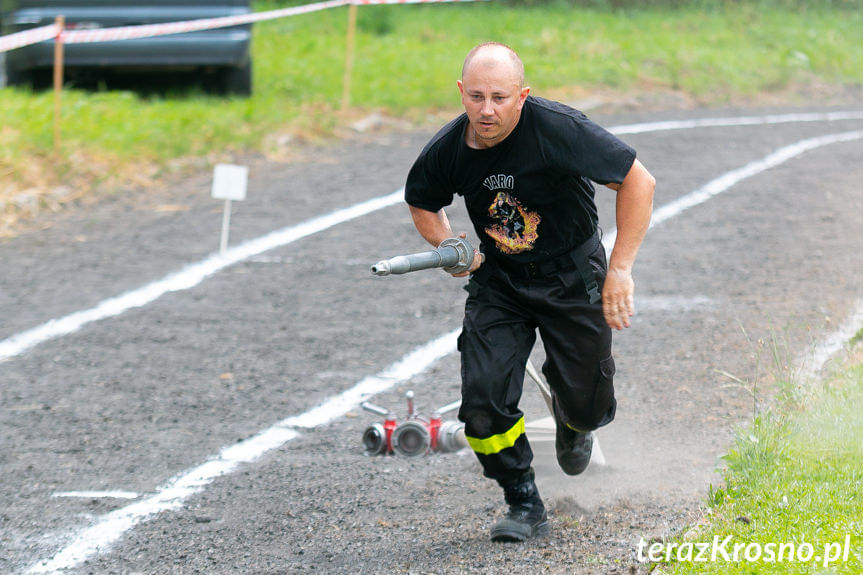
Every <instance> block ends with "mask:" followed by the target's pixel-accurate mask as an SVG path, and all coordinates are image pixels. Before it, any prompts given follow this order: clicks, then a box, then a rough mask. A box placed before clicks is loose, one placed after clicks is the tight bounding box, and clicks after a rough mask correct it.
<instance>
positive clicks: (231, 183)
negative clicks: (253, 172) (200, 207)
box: [213, 164, 249, 200]
mask: <svg viewBox="0 0 863 575" xmlns="http://www.w3.org/2000/svg"><path fill="white" fill-rule="evenodd" d="M248 179H249V168H248V166H234V165H231V164H216V168H215V169H214V170H213V197H214V198H216V199H219V200H245V199H246V183H247V182H248Z"/></svg>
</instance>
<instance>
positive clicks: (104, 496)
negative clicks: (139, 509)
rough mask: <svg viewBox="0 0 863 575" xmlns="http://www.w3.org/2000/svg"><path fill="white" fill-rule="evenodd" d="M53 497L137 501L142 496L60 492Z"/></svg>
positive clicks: (119, 493) (127, 493)
mask: <svg viewBox="0 0 863 575" xmlns="http://www.w3.org/2000/svg"><path fill="white" fill-rule="evenodd" d="M51 497H72V498H75V497H81V498H84V499H137V498H138V497H140V494H138V493H135V492H134V491H58V492H56V493H52V494H51Z"/></svg>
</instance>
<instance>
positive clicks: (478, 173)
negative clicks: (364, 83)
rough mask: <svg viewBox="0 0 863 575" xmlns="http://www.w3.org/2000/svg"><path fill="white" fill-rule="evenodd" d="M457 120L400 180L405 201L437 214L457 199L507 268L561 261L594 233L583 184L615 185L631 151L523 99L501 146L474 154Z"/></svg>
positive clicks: (578, 120)
mask: <svg viewBox="0 0 863 575" xmlns="http://www.w3.org/2000/svg"><path fill="white" fill-rule="evenodd" d="M467 125H468V119H467V115H466V114H462V115H461V116H459V117H458V118H456V119H455V120H453V121H452V122H450V123H449V124H447V125H446V126H444V127H443V128H442V129H441V130H440V131H439V132H438V133H437V134H436V135H435V136H434V138H432V139H431V140H430V141H429V143H428V144H426V146H425V148H424V149H423V151H422V152H421V153H420V155H419V157H418V158H417V160H416V162H415V163H414V165H413V167H412V168H411V170H410V173H409V174H408V178H407V183H406V185H405V201H406V202H407V203H408V204H410V205H411V206H415V207H417V208H422V209H425V210H429V211H432V212H437V211H438V210H440V209H441V208H443V207H445V206H448V205H450V204H451V203H452V200H453V196H454V195H455V194H458V195H460V196H463V197H464V199H465V205H466V206H467V210H468V213H469V215H470V219H471V221H472V222H473V225H474V229H475V230H476V233H477V235H478V237H479V238H480V241H481V242H482V243H483V245H484V250H485V251H486V252H488V251H489V250H491V251H492V253H493V255H498V256H500V257H504V258H507V259H510V260H511V261H514V262H531V261H541V260H545V259H548V258H550V257H554V256H557V255H559V254H562V253H565V252H567V251H569V250H571V249H573V248H574V247H575V246H577V245H579V244H581V243H583V242H584V241H586V240H587V239H588V238H589V237H590V236H591V235H592V234H593V232H594V231H595V230H596V226H597V220H598V218H597V213H596V204H595V203H594V188H593V184H592V183H591V180H593V181H595V182H598V183H600V184H608V183H618V184H619V183H621V182H622V181H623V179H624V178H625V177H626V174H627V173H629V169H630V168H631V167H632V163H633V162H634V161H635V150H633V149H632V148H631V147H629V146H628V145H626V144H625V143H624V142H622V141H621V140H619V139H618V138H617V137H615V136H614V135H612V134H611V133H609V132H608V131H606V130H605V129H603V128H602V127H600V126H598V125H597V124H595V123H593V122H592V121H590V120H589V119H588V118H587V117H586V116H585V115H584V114H582V113H581V112H579V111H578V110H574V109H573V108H570V107H568V106H566V105H564V104H560V103H558V102H552V101H550V100H545V99H543V98H537V97H534V96H528V98H527V100H526V101H525V104H524V107H523V108H522V112H521V118H520V119H519V121H518V124H517V125H516V127H515V129H514V130H513V131H512V133H511V134H510V135H509V136H507V138H506V139H505V140H503V141H502V142H500V143H499V144H497V145H496V146H493V147H491V148H487V149H483V150H475V149H473V148H470V147H468V145H467V144H466V143H465V141H464V134H465V129H466V127H467Z"/></svg>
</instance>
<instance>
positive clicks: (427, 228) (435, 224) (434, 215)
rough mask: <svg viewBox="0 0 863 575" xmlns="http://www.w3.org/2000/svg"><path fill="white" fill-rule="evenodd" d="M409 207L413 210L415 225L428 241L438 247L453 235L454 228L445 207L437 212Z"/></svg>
mask: <svg viewBox="0 0 863 575" xmlns="http://www.w3.org/2000/svg"><path fill="white" fill-rule="evenodd" d="M408 207H409V208H410V210H411V217H412V218H413V220H414V226H416V229H417V231H418V232H419V233H420V235H421V236H422V237H423V238H425V240H426V241H427V242H428V243H430V244H431V245H433V246H434V247H438V246H439V245H440V243H441V242H442V241H444V240H445V239H447V238H451V237H452V228H451V227H450V225H449V219H448V218H447V217H446V212H445V211H444V210H443V208H441V209H440V210H438V211H436V212H430V211H428V210H424V209H422V208H417V207H415V206H408Z"/></svg>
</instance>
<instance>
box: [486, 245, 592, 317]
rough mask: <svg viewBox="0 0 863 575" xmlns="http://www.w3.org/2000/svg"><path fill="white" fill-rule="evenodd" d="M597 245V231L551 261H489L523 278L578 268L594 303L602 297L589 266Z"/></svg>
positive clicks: (492, 259) (500, 259) (497, 259)
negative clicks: (519, 262) (518, 262)
mask: <svg viewBox="0 0 863 575" xmlns="http://www.w3.org/2000/svg"><path fill="white" fill-rule="evenodd" d="M599 245H600V238H599V230H597V231H595V232H593V235H592V236H591V237H590V238H588V239H587V241H585V242H584V243H582V244H580V245H578V246H576V247H575V248H573V249H572V250H570V251H569V252H567V253H565V254H562V255H559V256H557V257H554V258H551V259H547V260H542V261H539V262H526V263H522V264H517V263H512V262H508V261H504V260H503V259H502V258H490V261H491V262H494V263H496V264H497V265H498V266H499V267H500V268H501V269H502V270H504V271H505V272H506V273H507V274H509V275H512V276H516V277H524V278H535V277H545V276H549V275H552V274H554V273H556V272H559V271H563V270H568V269H572V268H578V273H579V274H580V275H581V279H582V280H583V281H584V287H585V289H586V290H587V294H588V296H590V303H596V302H598V301H599V300H600V299H602V295H601V294H600V293H599V284H598V283H597V281H596V276H595V274H594V273H593V268H592V267H591V266H590V255H591V254H592V253H593V252H595V251H596V249H597V248H598V247H599ZM480 269H482V268H480Z"/></svg>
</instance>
